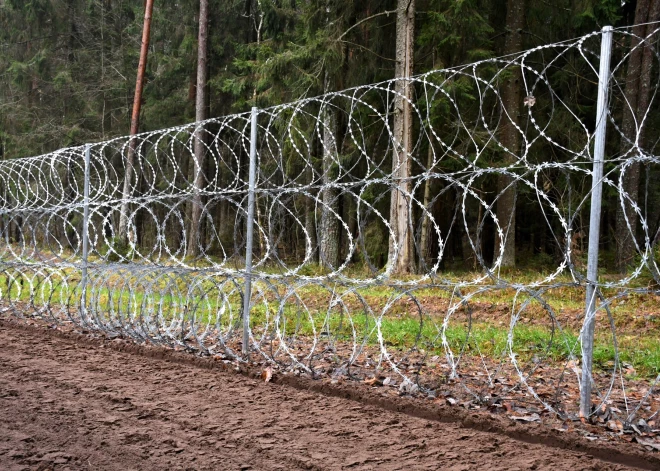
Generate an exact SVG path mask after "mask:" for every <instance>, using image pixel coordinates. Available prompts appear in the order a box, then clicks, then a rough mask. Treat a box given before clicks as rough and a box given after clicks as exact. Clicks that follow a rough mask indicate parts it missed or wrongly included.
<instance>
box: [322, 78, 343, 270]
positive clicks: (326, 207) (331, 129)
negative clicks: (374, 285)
mask: <svg viewBox="0 0 660 471" xmlns="http://www.w3.org/2000/svg"><path fill="white" fill-rule="evenodd" d="M329 88H330V78H329V74H328V72H327V71H326V72H325V91H326V93H327V92H328V91H329ZM322 119H323V192H322V195H321V199H322V202H323V207H322V208H321V241H320V243H321V246H320V254H319V255H320V262H321V264H322V265H323V266H326V267H329V268H337V267H338V266H339V221H338V220H337V217H338V216H337V214H339V195H338V194H337V190H336V189H335V188H330V187H328V185H329V184H331V183H334V182H335V181H336V178H337V168H336V164H335V161H336V159H337V116H336V113H335V110H334V109H333V108H332V107H331V106H330V105H328V106H326V107H325V108H324V109H323V117H322Z"/></svg>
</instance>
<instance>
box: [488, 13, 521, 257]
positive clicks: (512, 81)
mask: <svg viewBox="0 0 660 471" xmlns="http://www.w3.org/2000/svg"><path fill="white" fill-rule="evenodd" d="M524 24H525V2H524V0H508V1H507V11H506V29H507V35H506V39H505V42H504V54H512V53H515V52H520V51H521V50H522V29H523V27H524ZM521 92H522V83H521V70H520V68H519V67H512V68H511V76H510V77H509V78H507V80H506V81H505V82H504V86H503V88H502V107H503V108H504V111H505V112H506V113H508V116H507V114H504V115H503V116H502V124H501V126H500V143H501V144H502V146H504V147H505V148H506V149H507V150H505V151H504V153H505V156H504V161H503V166H508V165H510V164H512V163H514V162H515V161H516V156H517V155H518V153H519V152H520V133H519V131H518V129H517V128H516V127H517V126H519V124H520V107H521V103H522V96H521V95H522V93H521ZM497 194H498V199H497V207H496V209H495V211H496V215H497V220H498V222H499V225H500V227H501V228H502V231H503V233H504V241H502V239H501V238H500V236H499V234H497V233H496V234H495V258H497V257H499V256H500V252H502V261H501V266H502V267H513V266H515V265H516V184H515V181H514V179H513V178H512V177H511V176H509V175H502V174H500V175H498V177H497ZM502 242H504V248H503V251H502Z"/></svg>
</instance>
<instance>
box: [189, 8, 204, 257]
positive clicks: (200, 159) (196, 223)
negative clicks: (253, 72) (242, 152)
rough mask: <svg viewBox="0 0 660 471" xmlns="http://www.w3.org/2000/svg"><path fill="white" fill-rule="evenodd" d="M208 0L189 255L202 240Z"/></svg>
mask: <svg viewBox="0 0 660 471" xmlns="http://www.w3.org/2000/svg"><path fill="white" fill-rule="evenodd" d="M208 6H209V1H208V0H199V38H198V40H197V96H196V101H195V121H196V122H197V123H198V124H197V126H198V128H197V131H196V132H195V137H194V152H195V155H194V159H193V160H194V170H193V172H194V173H193V175H194V189H193V191H194V193H193V201H192V211H191V223H190V237H189V240H188V255H189V256H191V257H195V256H197V255H199V251H200V246H202V245H203V244H202V240H201V237H200V222H201V221H200V219H201V216H202V196H201V194H200V191H201V189H202V186H203V185H204V154H205V149H204V147H205V146H204V131H203V130H202V129H201V128H199V126H200V124H199V123H200V122H201V121H204V120H205V119H206V75H207V60H206V58H207V45H208V22H209V14H208Z"/></svg>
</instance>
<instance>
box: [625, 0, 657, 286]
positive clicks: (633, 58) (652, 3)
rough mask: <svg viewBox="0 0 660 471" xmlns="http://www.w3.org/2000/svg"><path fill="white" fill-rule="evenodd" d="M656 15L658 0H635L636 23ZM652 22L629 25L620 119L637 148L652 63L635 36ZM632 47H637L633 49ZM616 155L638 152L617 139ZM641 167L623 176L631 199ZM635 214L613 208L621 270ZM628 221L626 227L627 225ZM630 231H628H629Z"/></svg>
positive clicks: (630, 250)
mask: <svg viewBox="0 0 660 471" xmlns="http://www.w3.org/2000/svg"><path fill="white" fill-rule="evenodd" d="M659 18H660V0H638V2H637V8H636V10H635V21H634V23H635V24H636V25H639V24H642V23H647V22H654V21H657V20H658V19H659ZM654 28H655V25H640V26H635V27H634V28H633V36H632V37H631V45H630V46H631V49H632V52H631V53H630V57H629V58H628V69H627V71H626V76H627V78H628V80H627V82H626V88H625V92H624V93H625V98H626V100H627V103H626V104H624V112H623V119H622V123H621V133H622V134H623V135H624V136H625V137H627V138H628V139H630V141H632V142H633V143H634V144H636V145H638V146H639V147H640V148H641V147H643V145H644V139H643V138H644V132H645V131H646V128H647V127H648V123H644V124H645V125H644V126H643V127H642V128H641V129H639V128H638V126H639V123H640V121H641V120H642V119H643V117H644V115H645V113H646V111H647V110H648V107H649V104H650V99H651V68H652V66H653V57H652V56H653V52H652V50H651V48H650V47H648V46H646V45H640V40H639V39H638V37H644V36H645V35H646V34H649V33H650V32H651V31H653V29H654ZM636 46H639V47H637V48H636V49H635V47H636ZM620 154H621V155H622V156H629V157H636V156H637V155H638V153H637V152H635V151H634V149H631V145H630V144H629V143H628V141H626V140H625V139H623V138H622V139H621V148H620ZM640 173H641V166H640V163H639V162H636V163H634V164H632V165H631V166H629V167H628V168H627V169H626V174H625V175H624V178H623V190H624V191H625V192H626V193H627V194H628V196H629V197H630V198H631V200H632V201H633V202H637V201H638V199H639V184H640ZM637 219H638V217H637V213H636V212H635V211H633V209H632V204H631V203H630V202H628V201H627V200H626V201H625V202H624V205H623V206H622V205H621V204H620V203H619V205H618V206H617V211H616V234H617V239H616V266H617V270H619V271H620V272H621V273H624V272H625V271H626V270H627V268H628V266H629V265H630V263H631V262H632V260H633V257H634V256H635V245H636V244H635V240H636V232H637ZM628 223H629V224H630V229H629V228H628ZM631 230H632V233H631Z"/></svg>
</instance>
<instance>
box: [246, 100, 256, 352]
mask: <svg viewBox="0 0 660 471" xmlns="http://www.w3.org/2000/svg"><path fill="white" fill-rule="evenodd" d="M258 114H259V111H258V109H257V107H256V106H253V107H252V116H251V123H250V175H249V183H248V185H249V186H248V207H247V234H246V243H245V293H244V297H243V356H245V358H246V359H248V358H249V355H250V298H251V297H252V243H253V236H254V184H255V183H254V181H255V179H256V172H257V115H258Z"/></svg>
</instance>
